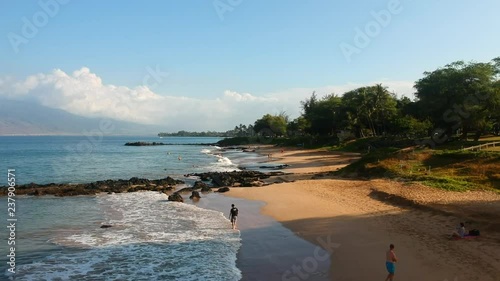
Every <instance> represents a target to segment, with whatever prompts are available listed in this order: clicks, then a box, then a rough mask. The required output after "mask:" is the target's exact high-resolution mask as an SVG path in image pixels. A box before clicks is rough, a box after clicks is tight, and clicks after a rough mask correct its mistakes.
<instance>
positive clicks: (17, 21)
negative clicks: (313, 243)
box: [0, 0, 500, 131]
mask: <svg viewBox="0 0 500 281" xmlns="http://www.w3.org/2000/svg"><path fill="white" fill-rule="evenodd" d="M498 11H500V1H498V0H482V1H481V0H479V1H474V2H473V1H465V0H454V1H452V0H420V1H417V0H359V1H355V0H335V1H334V0H312V1H302V0H206V1H201V0H192V1H180V0H179V1H173V0H171V1H167V0H163V1H148V0H145V1H118V0H107V1H102V0H87V1H75V0H40V1H8V0H0V36H1V37H0V97H1V98H4V99H12V100H27V101H32V102H37V103H40V104H41V105H44V106H47V107H50V108H57V109H63V110H66V111H68V112H70V113H73V114H76V115H80V116H85V117H103V118H114V119H118V120H124V121H132V122H137V123H142V124H155V125H161V126H164V128H165V131H176V130H179V129H185V130H199V131H201V130H221V131H222V130H228V129H231V128H233V127H234V126H235V125H238V124H240V123H243V124H249V123H253V122H254V121H255V120H256V119H258V118H260V117H262V115H264V114H266V113H271V114H278V113H280V112H286V113H287V114H288V115H290V117H291V118H292V119H293V118H296V117H298V116H299V114H300V110H301V109H300V101H302V100H305V99H306V98H308V97H309V96H310V95H311V93H312V92H313V91H316V93H317V94H318V95H319V96H322V95H326V94H332V93H334V94H337V95H342V94H343V93H344V92H345V91H348V90H351V89H354V88H357V87H361V86H367V85H373V84H375V83H382V84H383V85H385V86H387V87H388V88H389V90H390V91H393V92H395V93H396V94H397V95H398V96H402V95H405V96H408V97H410V98H413V92H414V89H413V84H414V82H415V81H416V80H418V79H420V78H422V76H423V72H425V71H432V70H435V69H436V68H438V67H441V66H444V65H446V64H448V63H451V62H454V61H457V60H465V61H482V62H488V61H490V60H491V59H493V58H495V57H498V56H500V36H498V30H500V17H498V16H497V13H498Z"/></svg>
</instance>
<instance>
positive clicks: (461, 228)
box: [450, 222, 467, 238]
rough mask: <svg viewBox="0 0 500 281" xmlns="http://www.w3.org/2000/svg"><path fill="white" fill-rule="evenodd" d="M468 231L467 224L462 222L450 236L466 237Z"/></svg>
mask: <svg viewBox="0 0 500 281" xmlns="http://www.w3.org/2000/svg"><path fill="white" fill-rule="evenodd" d="M466 233H467V232H466V231H465V224H464V223H463V222H461V223H460V226H459V227H457V230H455V231H453V233H452V234H451V237H450V238H464V237H465V234H466Z"/></svg>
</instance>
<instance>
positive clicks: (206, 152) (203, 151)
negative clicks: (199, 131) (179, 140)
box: [200, 148, 212, 154]
mask: <svg viewBox="0 0 500 281" xmlns="http://www.w3.org/2000/svg"><path fill="white" fill-rule="evenodd" d="M200 152H201V153H205V154H210V153H211V152H212V150H210V149H206V148H204V149H202V150H201V151H200Z"/></svg>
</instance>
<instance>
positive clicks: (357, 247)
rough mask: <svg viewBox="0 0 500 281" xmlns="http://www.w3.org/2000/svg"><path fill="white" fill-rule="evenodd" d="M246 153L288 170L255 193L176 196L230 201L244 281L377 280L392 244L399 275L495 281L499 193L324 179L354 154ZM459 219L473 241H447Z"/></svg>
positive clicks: (218, 204) (207, 204) (499, 267)
mask: <svg viewBox="0 0 500 281" xmlns="http://www.w3.org/2000/svg"><path fill="white" fill-rule="evenodd" d="M253 153H259V154H260V155H264V156H265V155H266V154H272V157H268V159H265V160H268V161H265V162H266V163H274V164H276V163H277V164H287V165H289V166H288V167H286V168H284V169H281V171H282V172H284V174H280V175H276V176H273V177H270V178H268V179H263V180H262V182H264V183H265V184H266V185H265V186H262V187H249V188H243V187H234V186H229V187H230V191H229V192H226V193H223V195H224V196H220V194H217V193H208V194H203V193H202V198H201V199H200V200H199V201H198V202H196V203H191V200H190V199H187V197H188V196H189V195H187V194H182V196H183V197H185V200H186V201H185V202H186V203H187V204H194V205H197V206H199V207H201V208H206V209H212V210H217V211H220V212H222V213H223V214H224V215H225V216H226V217H227V213H228V211H229V208H230V207H229V206H230V204H231V203H232V202H235V204H236V206H237V207H238V208H239V209H240V216H239V219H240V226H241V232H240V233H241V238H242V246H241V248H240V250H239V252H238V258H237V266H238V268H239V269H240V270H241V271H242V274H243V279H242V280H266V277H267V276H269V275H272V276H273V280H275V279H276V280H304V279H307V280H336V281H339V280H372V279H380V280H381V279H382V278H385V276H386V275H387V273H386V271H385V267H384V252H385V251H386V248H387V247H388V244H390V243H394V244H395V245H396V253H397V254H398V257H399V258H400V262H399V263H398V264H397V273H396V278H397V279H399V278H401V279H403V280H410V281H412V280H414V281H417V280H436V281H442V280H479V279H477V277H478V276H481V279H480V280H482V281H483V280H486V281H490V280H491V281H499V280H500V275H499V276H497V275H498V272H500V254H499V253H500V242H499V241H500V195H499V194H495V193H491V192H487V191H473V192H450V191H444V190H438V189H434V188H429V187H425V186H422V185H419V184H407V183H404V182H396V181H390V180H355V179H340V178H333V177H331V175H330V174H329V172H332V171H335V170H336V169H338V168H340V167H343V166H345V165H346V164H348V163H350V162H352V161H355V160H356V159H357V158H358V157H359V155H357V154H352V153H336V152H330V151H326V150H322V149H317V150H304V149H301V148H281V147H271V146H267V147H266V146H261V147H259V148H257V149H256V150H255V152H253ZM260 163H262V162H260ZM177 189H178V188H177V187H176V188H175V190H177ZM460 221H465V222H466V227H467V228H468V229H472V228H477V229H480V230H481V237H479V238H477V239H467V240H466V241H453V240H448V239H447V238H446V237H447V236H449V234H450V233H451V232H452V231H453V230H454V228H455V226H456V225H457V224H458V223H459V222H460ZM318 249H319V250H318ZM323 257H327V259H324V258H323ZM262 261H265V262H262ZM324 261H326V262H324ZM294 269H295V271H294ZM297 270H299V271H297ZM284 274H285V275H284ZM293 278H298V279H293Z"/></svg>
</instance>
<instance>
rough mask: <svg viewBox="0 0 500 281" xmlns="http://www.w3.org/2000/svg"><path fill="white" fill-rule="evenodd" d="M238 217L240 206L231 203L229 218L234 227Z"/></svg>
mask: <svg viewBox="0 0 500 281" xmlns="http://www.w3.org/2000/svg"><path fill="white" fill-rule="evenodd" d="M237 217H238V208H236V207H235V206H234V204H231V210H230V211H229V220H230V221H231V225H232V226H233V229H235V228H236V218H237Z"/></svg>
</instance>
